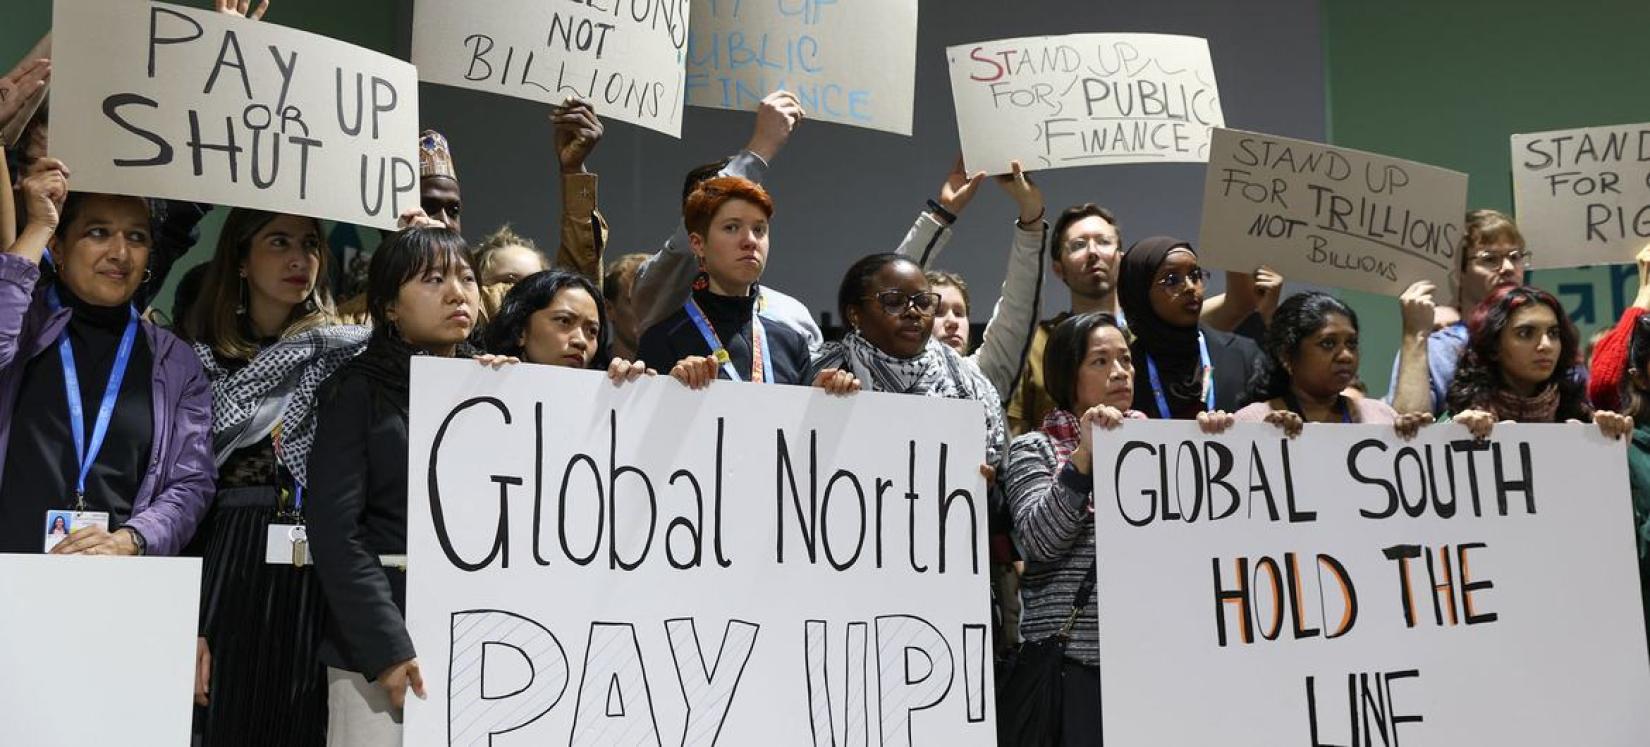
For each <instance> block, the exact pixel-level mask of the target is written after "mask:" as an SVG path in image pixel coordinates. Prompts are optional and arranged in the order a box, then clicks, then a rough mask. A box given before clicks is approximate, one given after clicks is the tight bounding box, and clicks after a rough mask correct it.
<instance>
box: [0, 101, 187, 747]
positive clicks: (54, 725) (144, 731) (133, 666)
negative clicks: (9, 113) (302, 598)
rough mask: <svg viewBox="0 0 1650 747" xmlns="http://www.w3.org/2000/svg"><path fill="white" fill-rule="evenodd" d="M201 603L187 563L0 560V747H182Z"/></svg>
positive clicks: (54, 558)
mask: <svg viewBox="0 0 1650 747" xmlns="http://www.w3.org/2000/svg"><path fill="white" fill-rule="evenodd" d="M52 126H53V127H56V126H57V124H56V122H55V121H54V122H53V123H52ZM200 595H201V562H200V560H199V559H196V558H107V557H103V558H94V557H86V556H65V555H4V554H0V662H3V668H4V672H3V673H0V742H4V743H5V744H15V745H25V744H26V745H30V747H78V746H79V745H84V744H86V743H87V742H88V741H94V742H106V741H128V740H129V741H131V742H132V743H134V744H189V725H190V720H191V719H192V718H193V717H194V713H195V635H196V632H197V626H198V625H199V624H200V616H199V612H200V610H199V603H200ZM110 735H122V736H120V737H118V738H111V739H105V738H104V737H108V736H110Z"/></svg>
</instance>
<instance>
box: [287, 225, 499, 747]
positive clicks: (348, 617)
mask: <svg viewBox="0 0 1650 747" xmlns="http://www.w3.org/2000/svg"><path fill="white" fill-rule="evenodd" d="M432 224H433V221H430V220H429V219H428V218H422V219H421V222H420V224H419V225H420V226H421V227H417V228H408V229H404V230H402V231H400V232H398V233H396V234H394V235H392V236H390V237H389V238H388V239H387V240H386V241H385V243H384V244H383V245H382V246H380V247H379V249H378V251H377V252H376V253H375V254H373V257H372V264H371V266H370V267H369V269H368V272H367V283H368V285H367V308H368V312H369V313H370V314H371V316H372V321H373V333H372V338H371V340H370V341H369V342H368V344H367V349H366V351H365V352H363V353H362V354H361V355H360V356H359V357H357V358H355V359H354V360H352V361H350V362H349V363H347V364H345V365H344V366H343V367H342V368H340V369H339V370H338V373H336V374H334V375H333V376H332V378H331V379H328V380H327V382H326V383H325V384H324V385H323V386H322V387H321V390H320V393H319V394H318V395H317V397H316V400H317V412H318V413H319V415H318V416H317V420H316V426H315V444H314V447H313V448H312V449H311V451H310V459H309V488H310V490H309V501H308V503H307V504H306V507H305V510H306V512H307V513H308V519H309V542H310V548H311V550H312V552H313V554H314V557H315V571H316V574H317V576H318V577H319V578H320V581H321V590H322V592H323V593H324V594H325V597H326V601H327V609H328V611H329V613H330V614H329V616H328V619H327V624H326V630H325V633H324V634H323V636H322V639H321V646H320V656H321V661H323V662H324V663H325V664H326V665H327V668H328V669H327V688H328V692H327V709H328V718H327V741H328V743H329V744H337V745H380V744H383V745H399V744H400V743H401V724H400V715H401V713H400V712H401V706H402V703H403V702H404V700H405V698H406V693H407V690H408V689H409V688H410V689H411V690H412V691H413V692H414V693H415V694H417V695H419V696H420V697H422V696H423V695H424V680H423V677H422V676H421V674H420V672H419V668H418V659H417V658H416V656H417V654H416V652H415V651H414V650H413V645H412V639H411V638H410V637H409V636H408V634H407V628H406V622H405V619H404V617H403V609H404V606H405V604H406V573H405V570H404V569H405V567H406V552H407V416H408V402H409V397H410V391H409V389H410V387H411V383H412V382H411V378H412V359H413V357H415V356H421V355H423V356H438V357H444V358H451V357H455V356H457V355H459V354H461V353H464V352H467V351H466V350H465V349H464V347H465V346H464V343H465V340H467V339H468V338H469V336H470V331H471V329H472V328H473V327H474V325H475V319H476V313H477V309H478V307H479V305H480V293H479V291H478V289H477V285H476V276H475V273H474V272H472V271H471V269H470V265H469V262H468V260H467V257H468V254H469V247H468V246H466V245H465V243H464V239H463V238H460V237H459V235H458V234H456V233H453V232H452V231H450V230H447V229H445V228H439V227H434V228H431V227H423V226H430V225H432ZM434 225H438V224H434ZM374 683H376V684H374Z"/></svg>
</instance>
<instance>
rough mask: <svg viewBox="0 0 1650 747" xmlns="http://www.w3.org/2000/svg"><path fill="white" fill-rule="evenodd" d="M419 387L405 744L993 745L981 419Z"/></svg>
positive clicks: (629, 394) (736, 401)
mask: <svg viewBox="0 0 1650 747" xmlns="http://www.w3.org/2000/svg"><path fill="white" fill-rule="evenodd" d="M412 388H413V392H414V394H413V397H412V402H413V405H412V412H411V418H412V420H411V435H410V446H409V448H410V451H409V454H408V486H409V488H410V490H409V495H408V514H409V515H408V525H407V540H408V550H409V562H410V565H409V567H408V572H407V615H408V619H407V625H408V630H409V631H410V632H411V634H412V638H413V641H414V643H415V644H416V645H417V647H418V652H419V662H420V665H421V666H422V668H423V672H424V682H425V685H426V686H427V687H428V688H429V700H427V701H421V700H417V699H409V700H408V705H407V721H406V725H407V729H406V739H407V744H408V745H427V746H432V747H433V746H434V745H447V744H486V743H488V741H489V740H493V741H494V743H497V744H502V743H504V741H505V740H510V741H515V742H519V743H521V744H570V745H602V746H603V747H628V746H630V745H651V746H653V747H657V745H659V744H698V745H710V744H721V745H774V744H783V745H830V744H838V745H842V744H862V745H863V744H882V745H888V746H889V747H896V746H898V747H906V746H908V745H934V744H945V745H993V744H995V743H996V733H995V727H994V726H993V725H992V721H993V718H992V697H991V693H992V692H993V687H994V686H993V684H992V671H991V669H992V668H991V641H990V621H991V618H990V612H989V608H988V600H989V596H990V592H989V589H988V583H987V574H988V562H989V557H988V550H987V548H986V508H987V506H986V491H985V485H984V482H983V480H982V479H981V477H980V465H981V464H982V463H983V462H984V459H985V433H984V428H983V423H984V415H983V412H982V410H981V406H980V405H979V404H978V403H973V402H964V401H957V400H942V399H935V398H927V397H912V396H900V395H879V394H869V393H860V394H856V395H853V396H851V397H846V398H838V397H832V396H830V395H827V394H825V393H823V392H822V391H821V390H818V389H811V388H806V387H792V386H775V385H761V384H741V383H732V382H717V383H713V384H712V385H711V386H710V388H709V389H708V390H706V391H702V392H694V391H690V390H688V389H686V388H685V387H682V386H681V385H680V384H678V383H676V382H675V381H674V380H673V379H670V378H668V377H664V376H658V377H652V378H648V379H645V380H643V381H639V382H635V383H630V384H626V385H623V386H615V385H614V384H612V383H611V382H609V381H608V380H607V378H606V377H605V376H604V375H603V374H602V373H601V372H594V371H578V370H572V369H566V368H556V367H549V366H535V365H527V364H523V365H516V366H511V367H508V368H506V369H504V370H502V371H490V370H485V369H483V368H482V367H480V366H477V365H476V364H475V363H474V362H472V361H437V360H423V359H421V360H418V361H415V362H414V365H413V380H412ZM506 734H507V736H506Z"/></svg>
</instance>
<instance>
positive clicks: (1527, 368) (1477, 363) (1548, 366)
mask: <svg viewBox="0 0 1650 747" xmlns="http://www.w3.org/2000/svg"><path fill="white" fill-rule="evenodd" d="M1580 349H1581V342H1580V335H1578V334H1577V333H1576V327H1575V324H1574V323H1573V322H1571V321H1570V317H1569V315H1568V314H1565V313H1564V307H1563V306H1562V305H1561V304H1559V302H1558V299H1557V298H1554V297H1553V296H1552V294H1550V293H1548V292H1546V291H1544V290H1541V289H1539V288H1532V287H1529V286H1510V287H1506V288H1501V289H1499V290H1496V291H1495V292H1494V293H1492V294H1490V297H1489V298H1487V299H1485V300H1484V302H1483V303H1481V304H1479V305H1478V308H1476V309H1473V311H1472V312H1471V314H1470V316H1469V317H1468V319H1467V349H1466V352H1465V353H1464V354H1463V355H1462V356H1461V366H1460V368H1458V369H1457V370H1456V372H1455V380H1454V381H1453V382H1452V383H1451V384H1450V388H1449V398H1448V404H1449V409H1450V410H1451V411H1452V412H1453V413H1454V416H1453V417H1449V418H1447V419H1449V420H1453V421H1454V422H1457V423H1461V424H1462V425H1465V426H1467V430H1469V431H1471V432H1472V435H1474V436H1476V437H1478V438H1488V437H1489V435H1490V431H1491V430H1492V429H1493V428H1494V427H1495V424H1496V423H1498V422H1516V423H1563V422H1582V421H1591V422H1594V423H1597V424H1598V427H1599V430H1600V431H1602V432H1603V433H1604V435H1606V436H1608V437H1610V438H1621V437H1623V436H1625V435H1627V434H1628V433H1630V432H1631V431H1632V430H1633V419H1632V418H1629V417H1625V416H1622V415H1618V414H1616V413H1614V412H1610V411H1608V410H1597V411H1595V410H1594V409H1593V406H1592V405H1591V404H1589V403H1588V402H1587V392H1586V384H1585V383H1584V382H1583V380H1582V377H1580V376H1577V375H1576V369H1577V368H1578V367H1580V366H1582V365H1583V364H1582V362H1581V358H1580Z"/></svg>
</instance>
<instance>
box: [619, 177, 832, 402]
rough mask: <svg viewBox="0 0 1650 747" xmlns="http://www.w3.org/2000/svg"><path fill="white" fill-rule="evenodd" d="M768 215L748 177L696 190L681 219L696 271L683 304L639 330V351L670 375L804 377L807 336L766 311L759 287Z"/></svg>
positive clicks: (789, 380)
mask: <svg viewBox="0 0 1650 747" xmlns="http://www.w3.org/2000/svg"><path fill="white" fill-rule="evenodd" d="M772 217H773V200H772V199H770V198H769V197H768V193H767V191H766V190H764V189H762V187H761V186H760V185H758V184H756V183H755V182H752V181H750V180H748V179H744V178H742V177H737V176H722V177H717V178H714V179H710V180H708V181H706V182H704V183H702V184H700V185H699V186H698V188H696V189H694V191H693V193H692V194H691V195H689V196H688V199H687V202H686V203H685V204H684V206H683V208H682V218H683V224H684V225H685V226H686V227H687V230H688V241H689V243H690V244H691V246H692V247H693V253H694V254H695V255H698V257H699V276H698V278H697V279H695V280H694V282H693V293H692V294H691V295H690V296H688V299H687V302H686V303H685V304H683V305H682V308H680V309H678V310H677V311H676V313H674V314H671V315H670V316H668V317H666V318H665V319H664V321H661V322H659V323H658V324H655V325H653V326H652V327H649V328H648V329H647V331H645V332H643V333H642V339H641V344H640V347H639V348H638V350H637V357H639V358H641V359H642V360H646V361H653V362H654V363H655V364H656V365H660V366H666V365H668V366H672V369H671V372H670V373H671V376H674V377H676V379H677V380H679V381H681V382H682V383H684V384H687V385H688V386H691V387H695V388H699V387H703V386H705V385H708V384H709V383H710V382H711V381H712V380H714V379H729V380H732V381H751V382H761V383H767V384H798V383H802V381H803V379H802V372H803V369H805V368H807V366H808V343H807V341H806V340H805V339H804V338H803V337H802V335H800V334H798V333H797V332H796V331H794V330H793V329H792V328H790V327H788V326H786V325H784V324H782V323H779V322H777V321H775V320H774V319H773V318H772V317H770V316H769V315H767V314H766V313H764V311H765V309H764V305H765V304H764V302H763V298H762V295H761V293H760V292H759V290H758V288H757V281H759V280H761V278H762V271H763V270H764V269H765V268H766V267H767V264H768V221H769V219H770V218H772Z"/></svg>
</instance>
